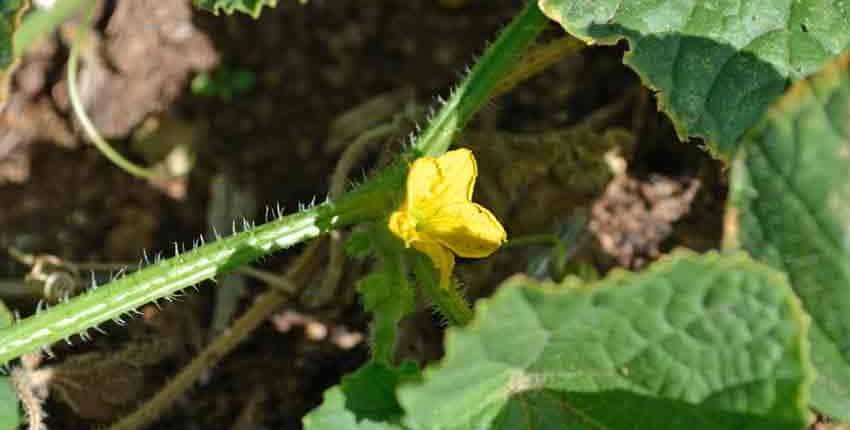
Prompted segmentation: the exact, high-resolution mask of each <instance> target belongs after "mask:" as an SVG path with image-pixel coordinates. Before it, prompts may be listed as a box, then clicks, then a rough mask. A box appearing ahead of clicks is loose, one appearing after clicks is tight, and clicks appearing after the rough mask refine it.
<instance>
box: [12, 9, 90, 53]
mask: <svg viewBox="0 0 850 430" xmlns="http://www.w3.org/2000/svg"><path fill="white" fill-rule="evenodd" d="M92 1H93V0H61V1H57V2H56V3H54V4H53V7H51V8H50V9H36V10H34V11H32V12H30V13H29V14H27V16H26V18H25V19H24V20H23V22H21V25H20V27H18V30H17V31H16V32H15V56H16V57H20V56H21V55H23V54H24V53H25V52H26V51H27V50H28V49H29V48H30V47H32V46H33V44H34V43H36V42H37V41H38V40H39V38H42V37H44V36H47V35H49V34H50V33H53V31H54V30H56V28H58V27H59V26H60V25H61V24H62V22H64V21H65V20H66V19H68V17H69V16H71V15H73V14H74V13H75V12H77V11H78V10H79V9H81V8H82V7H84V6H88V5H90V4H91V3H92Z"/></svg>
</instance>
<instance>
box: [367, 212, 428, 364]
mask: <svg viewBox="0 0 850 430" xmlns="http://www.w3.org/2000/svg"><path fill="white" fill-rule="evenodd" d="M369 231H370V232H371V241H372V244H371V245H372V247H373V248H374V249H375V251H376V254H377V256H378V259H379V265H378V267H376V268H375V269H374V271H373V272H372V273H370V274H369V275H367V276H366V277H365V278H363V279H361V280H360V281H359V282H358V283H357V291H358V292H359V293H360V294H361V295H362V298H363V307H364V308H365V309H366V311H368V312H372V314H373V316H374V318H373V321H372V324H371V341H372V357H373V358H374V359H375V360H376V361H380V362H383V363H386V364H388V363H392V362H393V356H394V355H395V345H396V338H397V334H396V333H397V331H398V330H397V329H398V323H399V322H400V321H401V319H402V318H404V316H405V315H407V314H409V313H410V312H412V311H413V309H414V304H415V303H414V300H415V295H416V293H415V292H414V290H413V287H411V286H410V283H409V282H408V280H407V271H406V268H405V265H404V250H403V249H402V248H401V244H400V241H399V240H398V239H397V238H395V237H394V236H392V233H390V232H389V230H387V228H386V226H384V225H383V224H381V225H374V226H371V228H369Z"/></svg>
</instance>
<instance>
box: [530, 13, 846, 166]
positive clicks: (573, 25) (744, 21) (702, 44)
mask: <svg viewBox="0 0 850 430" xmlns="http://www.w3.org/2000/svg"><path fill="white" fill-rule="evenodd" d="M539 4H540V7H541V9H542V10H543V11H544V13H546V14H547V15H548V16H549V17H550V18H552V19H554V20H555V21H557V22H559V23H560V24H561V25H562V26H563V27H564V28H565V29H566V30H567V31H568V32H570V33H571V34H573V35H575V36H577V37H580V38H582V39H584V40H585V41H588V42H594V43H606V44H607V43H614V42H616V41H617V40H619V39H622V38H625V39H627V40H628V41H629V44H630V45H631V52H629V53H628V54H627V55H626V57H625V59H624V62H625V63H626V64H627V65H629V66H630V67H631V68H633V69H634V70H635V71H636V72H637V73H638V74H639V75H640V76H641V78H642V79H643V81H644V82H645V83H646V84H647V85H649V86H650V87H652V88H654V89H656V90H658V100H659V104H660V106H661V108H662V109H663V110H664V111H665V112H667V114H668V115H670V117H671V118H672V119H673V122H674V124H675V125H676V129H677V131H678V133H679V136H680V137H681V138H683V139H685V138H688V137H690V136H702V137H705V138H706V139H707V141H708V142H709V148H710V149H711V150H712V151H713V152H714V153H715V155H719V156H721V157H724V158H727V157H731V156H732V155H734V149H735V144H736V141H737V140H738V138H739V137H740V136H741V135H742V134H743V133H744V132H745V131H746V130H747V129H748V128H749V127H750V126H752V125H753V124H755V123H756V122H757V121H758V119H759V118H760V117H761V115H762V113H763V112H764V111H765V109H766V108H767V106H768V105H769V104H770V103H771V102H772V101H773V100H775V99H776V98H777V97H778V96H780V95H781V94H782V92H783V90H784V88H785V87H786V83H787V81H788V80H789V79H799V78H801V77H804V76H806V75H809V74H811V73H813V72H815V71H817V70H818V69H819V68H820V67H822V66H823V65H824V64H825V63H827V62H829V61H831V59H832V58H833V57H834V56H835V55H837V54H838V53H840V52H841V51H842V50H844V49H846V48H847V47H848V44H850V3H848V2H847V1H846V0H593V1H590V0H539Z"/></svg>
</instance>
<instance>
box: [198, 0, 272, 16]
mask: <svg viewBox="0 0 850 430" xmlns="http://www.w3.org/2000/svg"><path fill="white" fill-rule="evenodd" d="M192 3H193V4H194V5H195V7H197V8H200V9H204V10H208V11H210V12H212V13H214V14H216V15H218V14H219V13H220V12H222V11H223V12H224V13H225V14H227V15H233V13H234V12H242V13H244V14H248V15H251V17H253V18H254V19H257V18H259V17H260V12H262V11H263V6H268V7H275V6H277V0H192Z"/></svg>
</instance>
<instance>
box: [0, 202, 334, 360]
mask: <svg viewBox="0 0 850 430" xmlns="http://www.w3.org/2000/svg"><path fill="white" fill-rule="evenodd" d="M321 208H322V206H319V207H316V208H313V209H311V210H308V211H305V212H302V213H298V214H295V215H290V216H287V217H283V218H280V219H278V220H275V221H272V222H270V223H267V224H264V225H262V226H260V227H257V228H254V229H251V230H248V231H245V232H242V233H238V234H235V235H233V236H230V237H227V238H224V239H221V240H219V241H217V242H215V243H212V244H210V245H207V246H202V247H199V248H196V249H194V250H191V251H187V252H185V253H183V254H179V255H176V256H174V257H172V258H169V259H167V260H164V261H162V262H160V263H159V264H155V265H153V266H149V267H147V268H145V269H142V270H139V271H138V272H135V273H133V274H130V275H127V276H125V277H123V278H120V279H117V280H115V281H113V282H111V283H109V284H107V285H104V286H101V287H99V288H94V289H90V290H89V291H88V292H86V293H85V294H83V295H80V296H78V297H76V298H74V299H73V300H70V301H68V302H66V303H62V304H60V305H57V306H54V307H52V308H49V309H47V310H44V311H41V312H39V313H37V314H36V315H33V316H31V317H29V318H25V319H23V320H21V321H20V322H19V323H17V324H15V325H14V326H12V327H10V328H7V329H4V330H0V363H6V362H7V361H9V360H11V359H13V358H16V357H19V356H21V355H22V354H25V353H27V352H31V351H34V350H37V349H39V348H40V347H42V346H45V345H50V344H51V343H53V342H56V341H58V340H61V339H70V337H71V336H73V335H75V334H80V335H81V336H85V335H86V333H87V331H88V329H89V328H91V327H97V326H98V325H99V324H101V323H103V322H105V321H108V320H110V319H112V320H115V321H116V322H119V323H120V322H121V318H122V316H124V315H126V314H127V313H129V312H131V311H135V310H136V309H138V308H139V307H141V306H142V305H144V304H146V303H150V302H153V301H156V300H158V299H161V298H164V297H170V296H171V295H173V294H174V293H176V292H178V291H180V290H182V289H184V288H186V287H189V286H192V285H195V284H197V283H199V282H201V281H203V280H206V279H211V278H214V277H215V276H216V275H218V274H221V273H225V272H227V271H229V270H231V269H234V268H235V267H237V266H239V265H242V264H245V263H248V262H251V261H254V260H256V259H257V258H259V257H261V256H263V255H266V254H269V253H272V252H275V251H277V250H280V249H284V248H288V247H290V246H292V245H295V244H297V243H300V242H303V241H304V240H307V239H310V238H313V237H316V236H318V235H319V233H320V232H321V230H320V229H319V227H317V218H318V217H319V211H320V209H321ZM175 253H177V252H175Z"/></svg>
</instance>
